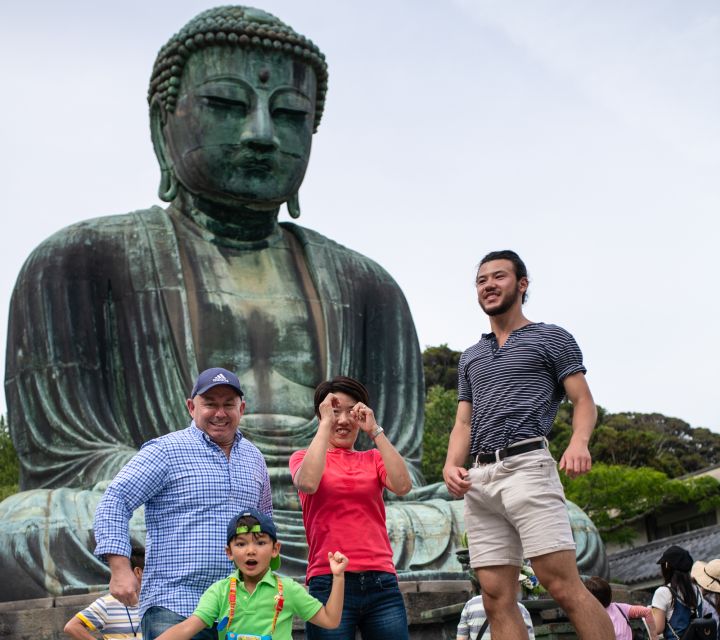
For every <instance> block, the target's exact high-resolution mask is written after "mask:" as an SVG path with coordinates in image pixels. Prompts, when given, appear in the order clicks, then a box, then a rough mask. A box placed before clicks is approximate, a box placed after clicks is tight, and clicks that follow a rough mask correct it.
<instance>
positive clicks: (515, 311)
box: [443, 250, 614, 640]
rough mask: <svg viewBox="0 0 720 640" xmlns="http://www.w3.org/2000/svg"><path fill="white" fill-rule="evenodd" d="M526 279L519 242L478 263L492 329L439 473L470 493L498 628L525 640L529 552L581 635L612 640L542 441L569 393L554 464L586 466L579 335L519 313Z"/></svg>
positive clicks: (586, 412)
mask: <svg viewBox="0 0 720 640" xmlns="http://www.w3.org/2000/svg"><path fill="white" fill-rule="evenodd" d="M528 284H529V280H528V275H527V268H526V267H525V264H524V263H523V261H522V260H521V259H520V257H519V256H518V255H517V254H516V253H515V252H514V251H507V250H506V251H495V252H492V253H489V254H488V255H486V256H485V257H484V258H483V259H482V261H481V262H480V266H479V269H478V272H477V278H476V288H477V295H478V302H479V303H480V307H481V308H482V310H483V311H484V312H485V313H486V314H487V315H488V317H489V319H490V328H491V333H488V334H483V336H482V338H481V340H480V342H478V343H477V344H475V345H473V346H472V347H470V348H469V349H467V350H466V351H465V352H464V353H463V355H462V357H461V358H460V363H459V365H458V389H459V391H458V409H457V416H456V419H455V426H454V427H453V430H452V433H451V435H450V442H449V444H448V454H447V459H446V462H445V468H444V469H443V476H444V478H445V483H446V484H447V487H448V490H449V491H450V493H452V494H453V495H454V496H456V497H462V496H464V497H465V526H466V528H467V533H468V541H469V546H470V564H471V566H472V567H473V568H474V569H475V572H476V574H477V576H478V579H479V581H480V584H481V585H482V592H483V599H484V605H485V610H486V612H487V616H488V619H489V620H490V624H491V625H492V628H493V632H494V633H493V635H495V636H497V637H498V638H503V640H527V638H528V634H527V630H526V629H525V625H524V623H523V619H522V616H521V615H520V613H519V609H518V607H517V605H516V596H517V588H518V587H517V585H518V575H519V571H520V567H521V565H522V560H523V558H524V557H526V558H530V559H531V560H532V567H533V569H534V571H535V573H536V575H537V576H538V578H539V579H540V582H541V583H542V585H543V586H544V587H545V588H546V589H547V590H548V591H549V592H550V594H551V595H552V596H553V597H554V598H555V600H556V601H557V602H558V604H560V606H561V607H562V608H563V609H564V610H565V612H566V613H567V614H568V616H569V617H570V620H571V621H572V623H573V625H574V626H575V628H576V630H577V632H578V635H579V637H580V638H581V639H582V640H612V638H614V633H613V628H612V624H611V623H610V619H609V618H608V616H607V614H606V613H605V611H604V610H603V608H602V607H601V606H600V605H599V603H598V602H597V600H595V598H593V596H592V595H590V593H589V592H588V591H587V589H585V587H584V586H583V584H582V582H581V580H580V576H579V574H578V570H577V565H576V562H575V543H574V540H573V537H572V531H571V529H570V522H569V519H568V515H567V509H566V507H565V496H564V494H563V490H562V485H561V484H560V478H559V476H558V472H557V469H556V465H555V461H554V460H553V459H552V456H551V455H550V453H549V451H548V449H547V440H546V436H547V434H548V433H549V432H550V429H551V427H552V423H553V420H554V419H555V415H556V413H557V410H558V407H559V405H560V402H561V401H562V399H563V398H564V397H565V396H567V397H568V399H569V400H570V401H571V402H572V403H573V408H574V410H573V425H572V426H573V435H572V437H571V439H570V443H569V445H568V447H567V449H566V450H565V452H564V453H563V455H562V457H561V459H560V465H559V466H560V469H562V470H564V471H565V473H567V474H568V476H570V477H575V476H577V475H580V474H583V473H587V472H588V471H589V470H590V466H591V458H590V452H589V450H588V443H589V441H590V435H591V433H592V430H593V428H594V426H595V421H596V419H597V410H596V408H595V403H594V401H593V398H592V394H591V393H590V389H589V388H588V385H587V382H586V380H585V371H586V370H585V367H584V366H583V363H582V354H581V352H580V349H579V347H578V346H577V344H576V342H575V340H574V338H573V337H572V336H571V335H570V334H569V333H568V332H567V331H565V330H564V329H562V328H560V327H557V326H554V325H547V324H544V323H535V322H531V321H530V320H528V319H527V318H526V317H525V316H524V314H523V311H522V305H523V303H524V302H525V300H526V297H527V289H528ZM468 455H470V457H471V459H472V462H473V465H472V468H471V469H469V470H468V469H465V467H464V465H465V462H466V460H467V458H468Z"/></svg>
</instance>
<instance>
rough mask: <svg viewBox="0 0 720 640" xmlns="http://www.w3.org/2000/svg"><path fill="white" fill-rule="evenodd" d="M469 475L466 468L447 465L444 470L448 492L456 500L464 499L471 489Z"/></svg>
mask: <svg viewBox="0 0 720 640" xmlns="http://www.w3.org/2000/svg"><path fill="white" fill-rule="evenodd" d="M468 475H469V474H468V470H467V469H466V468H465V467H456V466H452V465H450V466H448V465H446V466H445V467H444V468H443V479H444V480H445V484H446V486H447V488H448V491H449V492H450V493H451V494H452V495H454V496H455V497H456V498H462V497H463V496H464V495H465V494H466V493H467V492H468V490H469V489H470V486H471V482H470V480H468Z"/></svg>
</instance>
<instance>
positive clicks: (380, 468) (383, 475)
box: [371, 449, 387, 487]
mask: <svg viewBox="0 0 720 640" xmlns="http://www.w3.org/2000/svg"><path fill="white" fill-rule="evenodd" d="M371 451H372V452H373V457H374V458H375V470H376V472H377V477H378V480H380V484H381V485H382V486H383V487H387V469H385V463H384V462H383V459H382V455H381V454H380V452H379V451H378V450H377V449H371Z"/></svg>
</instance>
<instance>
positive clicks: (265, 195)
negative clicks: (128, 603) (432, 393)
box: [0, 7, 462, 600]
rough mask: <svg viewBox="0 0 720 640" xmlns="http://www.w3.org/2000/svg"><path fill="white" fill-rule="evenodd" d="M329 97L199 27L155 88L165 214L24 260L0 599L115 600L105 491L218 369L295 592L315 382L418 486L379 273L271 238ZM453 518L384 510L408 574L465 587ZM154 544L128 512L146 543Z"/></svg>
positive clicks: (205, 19) (390, 287)
mask: <svg viewBox="0 0 720 640" xmlns="http://www.w3.org/2000/svg"><path fill="white" fill-rule="evenodd" d="M327 77H328V76H327V69H326V65H325V62H324V58H323V56H322V54H321V53H320V52H319V50H318V49H317V47H316V46H315V45H314V44H313V43H312V42H310V41H309V40H308V39H306V38H305V37H303V36H301V35H299V34H296V33H295V32H294V31H293V30H292V29H290V28H289V27H288V26H286V25H284V24H283V23H281V22H280V21H279V20H277V19H276V18H274V17H273V16H270V15H269V14H266V13H264V12H262V11H259V10H257V9H250V8H244V7H221V8H218V9H212V10H209V11H207V12H205V13H203V14H201V15H200V16H198V17H196V18H195V19H193V20H192V21H191V22H190V23H189V24H188V25H187V26H186V27H185V28H184V29H183V30H182V31H181V32H180V33H178V34H176V35H175V36H174V37H173V38H172V39H171V40H170V42H169V43H168V44H167V45H166V46H165V47H163V49H161V51H160V53H159V54H158V58H157V61H156V64H155V67H154V69H153V75H152V79H151V85H150V92H149V103H150V119H151V134H152V139H153V143H154V148H155V152H156V155H157V157H158V161H159V164H160V169H161V180H160V189H159V195H160V198H161V199H162V200H164V201H166V202H168V203H169V206H168V207H167V209H161V208H159V207H152V208H150V209H144V210H140V211H135V212H132V213H128V214H125V215H117V216H111V217H105V218H97V219H94V220H88V221H84V222H80V223H78V224H75V225H73V226H71V227H68V228H66V229H64V230H62V231H60V232H59V233H57V234H55V235H54V236H52V237H50V238H49V239H48V240H46V241H45V242H43V243H42V244H41V245H40V246H39V247H38V248H37V249H36V250H35V251H34V252H33V253H32V254H31V256H30V257H29V258H28V260H27V262H26V264H25V265H24V267H23V269H22V271H21V273H20V275H19V277H18V280H17V284H16V287H15V291H14V294H13V298H12V303H11V312H10V326H9V332H8V347H7V368H6V380H5V385H6V393H7V402H8V418H9V424H10V429H11V433H12V437H13V441H14V443H15V446H16V448H17V451H18V454H19V457H20V462H21V488H22V489H23V491H22V492H21V493H20V494H18V495H16V496H13V497H11V498H9V499H8V500H6V501H5V502H3V503H2V504H1V505H0V570H1V571H2V573H3V575H4V576H5V580H4V581H3V585H2V586H0V600H3V599H4V600H10V599H20V598H32V597H41V596H44V595H45V594H53V595H60V594H63V593H68V592H73V591H75V590H77V589H82V588H84V587H86V586H87V585H91V586H94V585H102V584H104V583H106V581H107V576H108V573H107V570H106V568H105V567H104V565H103V564H102V563H101V562H99V561H98V560H97V559H96V558H94V557H93V555H92V548H93V547H94V541H93V537H92V516H93V513H94V508H95V505H96V503H97V501H98V499H99V497H100V495H101V490H102V488H103V486H104V485H105V484H106V483H107V482H108V481H109V480H110V479H111V478H112V477H113V476H114V475H115V473H116V472H117V471H118V470H119V469H120V468H121V467H122V466H123V465H124V464H125V462H127V461H128V460H129V459H130V457H131V456H132V455H133V454H134V453H135V451H136V450H137V449H138V448H139V447H140V446H141V444H142V443H143V442H145V441H146V440H148V439H150V438H153V437H156V436H159V435H162V434H164V433H168V432H169V431H173V430H176V429H180V428H184V427H185V426H186V425H187V424H188V421H189V419H188V416H187V415H186V411H185V408H184V399H185V397H186V395H187V393H188V390H189V389H190V388H191V385H192V381H193V379H194V377H195V376H196V375H197V372H198V371H200V370H202V369H205V368H207V367H210V366H222V367H226V368H228V369H231V370H233V371H236V372H237V373H238V375H239V377H240V380H241V381H242V383H243V386H244V388H245V390H246V394H247V403H248V410H247V413H246V415H245V417H244V418H243V422H242V430H243V432H244V433H245V435H246V436H247V437H248V438H249V439H251V440H252V441H253V442H254V443H255V444H257V445H258V446H259V448H260V449H261V450H262V452H263V454H264V455H265V458H266V460H267V463H268V467H269V468H270V472H271V476H272V482H273V499H274V503H275V507H276V519H277V522H278V527H279V530H280V531H281V532H282V538H283V551H284V556H285V557H284V560H283V570H284V571H285V572H286V573H288V574H290V575H302V574H304V567H305V557H306V553H307V551H306V545H305V535H304V530H303V528H302V520H301V514H300V507H299V502H298V499H297V495H296V492H295V490H294V489H293V487H292V483H291V480H290V476H289V472H288V467H287V462H288V458H289V456H290V453H291V452H292V451H294V450H296V449H299V448H302V447H305V446H307V445H308V443H309V442H310V440H311V438H312V435H313V434H314V432H315V429H316V426H317V421H316V419H315V418H314V416H313V411H312V396H313V389H314V387H315V386H316V384H317V383H318V382H319V381H321V380H323V379H326V378H329V377H332V376H334V375H338V374H344V375H350V376H353V377H355V378H357V379H360V380H362V381H363V382H365V383H366V385H367V386H368V388H369V390H370V394H371V398H373V406H374V408H375V410H376V415H377V417H378V422H379V423H380V424H382V425H383V427H384V428H385V429H386V431H387V433H388V434H389V436H390V438H391V439H392V441H393V442H394V444H395V445H396V447H397V448H398V450H399V451H400V452H401V454H402V455H403V456H404V458H405V459H406V461H407V463H408V466H409V467H410V470H411V473H412V475H413V477H414V480H415V482H416V484H417V485H421V484H422V480H421V476H420V472H419V457H420V450H421V440H422V423H423V396H424V390H423V379H422V367H421V357H420V351H419V346H418V340H417V336H416V333H415V327H414V325H413V321H412V318H411V316H410V311H409V309H408V306H407V303H406V301H405V298H404V296H403V294H402V292H401V291H400V289H399V287H398V286H397V284H396V283H395V282H394V280H393V279H392V278H391V277H390V276H389V275H388V273H387V272H386V271H385V270H384V269H382V267H380V266H379V265H377V264H376V263H374V262H373V261H371V260H369V259H368V258H366V257H364V256H362V255H360V254H358V253H356V252H354V251H351V250H350V249H347V248H345V247H342V246H340V245H338V244H336V243H335V242H333V241H332V240H329V239H328V238H326V237H324V236H322V235H320V234H319V233H316V232H314V231H311V230H310V229H306V228H303V227H300V226H297V225H296V224H292V223H279V222H278V213H279V209H280V206H281V205H282V204H283V203H286V204H287V207H288V210H289V211H290V214H291V215H292V216H293V217H297V216H298V215H299V213H300V209H299V198H298V190H299V188H300V185H301V183H302V180H303V177H304V174H305V170H306V168H307V164H308V160H309V157H310V148H311V142H312V134H313V132H314V131H315V130H316V129H317V126H318V124H319V122H320V117H321V115H322V111H323V107H324V101H325V92H326V90H327ZM366 444H367V443H366ZM361 446H362V444H361ZM447 497H448V496H447V493H446V491H445V490H444V487H441V486H437V485H436V486H433V487H424V488H421V489H418V490H417V491H416V492H414V494H413V495H412V496H410V500H404V501H397V502H392V503H389V504H388V508H387V511H388V527H389V532H390V539H391V541H392V543H393V549H394V551H395V560H396V563H397V566H398V569H400V570H401V571H414V572H418V571H425V570H427V571H432V572H436V574H437V572H445V571H453V572H457V571H458V570H459V567H458V565H457V563H456V561H455V558H454V555H453V553H452V552H453V550H454V547H455V542H456V538H457V535H458V533H459V532H460V531H462V514H461V504H462V503H459V502H453V501H449V500H447ZM143 526H144V525H143V519H142V513H141V512H138V513H136V515H135V517H134V518H133V522H132V524H131V535H132V536H133V538H135V539H136V540H138V541H142V540H143V538H144V529H143Z"/></svg>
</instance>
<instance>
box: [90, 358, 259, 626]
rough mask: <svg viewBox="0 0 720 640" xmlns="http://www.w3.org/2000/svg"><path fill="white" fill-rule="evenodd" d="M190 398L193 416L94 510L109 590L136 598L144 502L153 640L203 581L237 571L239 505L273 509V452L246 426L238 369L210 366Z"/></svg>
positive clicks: (187, 610)
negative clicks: (228, 537) (137, 523)
mask: <svg viewBox="0 0 720 640" xmlns="http://www.w3.org/2000/svg"><path fill="white" fill-rule="evenodd" d="M187 407H188V410H189V412H190V416H191V417H192V422H191V423H190V426H189V427H187V428H186V429H182V430H180V431H175V432H172V433H169V434H167V435H164V436H161V437H159V438H155V439H153V440H150V441H148V442H146V443H145V444H144V445H143V447H142V448H141V449H140V451H139V452H138V453H137V454H136V455H135V457H134V458H133V459H132V460H130V462H128V463H127V464H126V465H125V467H123V468H122V469H121V470H120V472H119V473H118V474H117V476H116V477H115V479H114V480H113V481H112V482H111V484H110V486H109V487H108V489H107V491H106V492H105V495H104V496H103V498H102V500H101V502H100V504H99V505H98V508H97V511H96V512H95V523H94V529H95V538H96V540H97V547H96V549H95V555H97V556H99V557H104V558H105V560H106V561H107V563H108V565H109V567H110V571H111V579H110V593H111V594H112V595H113V596H115V597H116V598H117V599H118V600H119V601H120V602H122V603H124V604H126V605H133V604H136V603H137V602H138V588H139V585H138V581H137V579H136V578H135V575H134V574H133V572H132V570H131V568H130V560H129V556H130V550H131V543H130V534H129V526H128V523H129V520H130V518H131V516H132V513H133V511H134V510H135V509H137V508H138V507H140V506H141V505H145V525H146V528H147V540H146V564H145V573H144V576H143V581H142V589H141V591H140V594H139V601H140V615H141V616H142V633H143V638H145V640H154V638H156V637H157V636H158V635H160V633H162V632H163V631H164V630H165V629H167V628H169V627H171V626H173V625H174V624H177V623H178V622H180V621H182V620H183V619H185V618H186V617H188V616H189V615H190V614H191V613H192V612H193V610H194V609H195V606H196V604H197V602H198V600H199V598H200V596H201V595H202V593H203V592H204V591H205V589H207V587H209V586H210V585H211V584H212V583H213V582H215V581H216V580H219V579H221V578H224V577H225V576H227V575H228V574H229V573H230V571H231V570H232V566H231V564H230V562H229V561H228V559H227V557H226V556H225V553H224V547H225V528H226V524H227V522H228V520H229V519H230V518H231V517H232V516H233V515H234V514H236V513H238V512H239V511H240V510H241V509H243V508H246V507H247V506H253V507H256V508H257V509H259V510H260V511H262V512H263V513H266V514H267V515H269V516H272V497H271V493H270V478H269V475H268V471H267V467H266V465H265V460H264V459H263V456H262V454H261V453H260V451H259V450H258V449H257V447H255V445H253V444H251V443H250V442H248V441H247V440H246V439H245V438H244V437H243V435H242V433H241V432H240V431H239V430H238V425H239V424H240V418H241V417H242V415H243V412H244V410H245V401H244V399H243V392H242V388H241V387H240V381H239V380H238V378H237V376H236V375H235V374H234V373H231V372H230V371H227V370H226V369H221V368H213V369H207V370H206V371H203V372H202V373H201V374H200V375H199V376H198V379H197V381H196V382H195V386H194V387H193V390H192V393H191V395H190V398H189V399H188V400H187ZM196 637H197V638H198V639H199V638H208V640H209V639H210V638H216V637H217V632H216V631H214V630H212V629H206V630H205V631H203V632H202V633H201V634H199V635H198V636H196Z"/></svg>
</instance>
